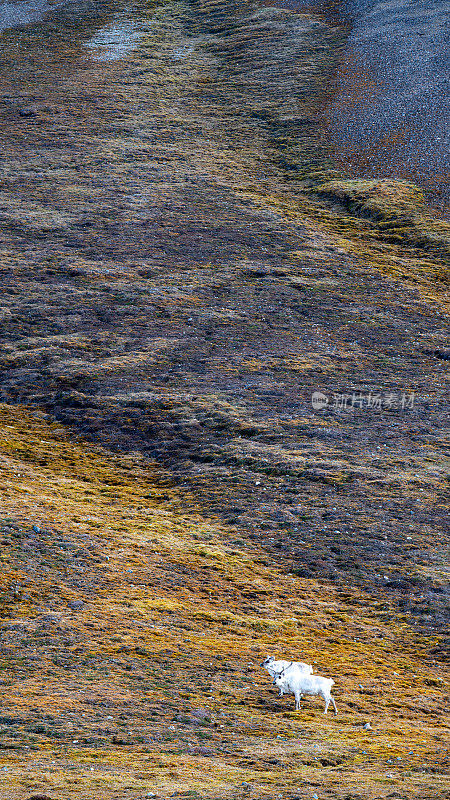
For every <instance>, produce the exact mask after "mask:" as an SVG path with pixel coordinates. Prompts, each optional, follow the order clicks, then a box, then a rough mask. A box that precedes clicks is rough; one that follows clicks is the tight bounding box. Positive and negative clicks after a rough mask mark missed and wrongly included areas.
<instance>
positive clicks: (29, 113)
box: [19, 108, 37, 117]
mask: <svg viewBox="0 0 450 800" xmlns="http://www.w3.org/2000/svg"><path fill="white" fill-rule="evenodd" d="M36 116H37V111H36V109H34V108H21V109H20V110H19V117H36Z"/></svg>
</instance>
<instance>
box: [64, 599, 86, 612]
mask: <svg viewBox="0 0 450 800" xmlns="http://www.w3.org/2000/svg"><path fill="white" fill-rule="evenodd" d="M67 606H68V608H71V609H72V611H81V609H82V608H84V603H83V601H82V600H71V601H70V603H67Z"/></svg>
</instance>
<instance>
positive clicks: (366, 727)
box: [363, 722, 372, 731]
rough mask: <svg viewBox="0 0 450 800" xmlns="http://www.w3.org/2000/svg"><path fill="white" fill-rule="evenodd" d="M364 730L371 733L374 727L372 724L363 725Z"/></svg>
mask: <svg viewBox="0 0 450 800" xmlns="http://www.w3.org/2000/svg"><path fill="white" fill-rule="evenodd" d="M363 728H364V730H365V731H371V730H372V725H371V724H370V722H366V724H365V725H363Z"/></svg>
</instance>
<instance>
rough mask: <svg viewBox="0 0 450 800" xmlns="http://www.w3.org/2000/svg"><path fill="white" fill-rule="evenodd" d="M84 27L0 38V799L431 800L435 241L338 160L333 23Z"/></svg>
mask: <svg viewBox="0 0 450 800" xmlns="http://www.w3.org/2000/svg"><path fill="white" fill-rule="evenodd" d="M89 8H90V7H89ZM112 12H113V9H112V7H108V6H107V5H106V4H103V5H102V8H101V14H103V18H102V19H103V21H104V22H105V23H111V21H112V19H113V13H112ZM99 14H100V11H99V8H98V7H95V5H94V6H93V7H92V9H91V11H89V9H87V10H86V9H85V16H83V21H82V23H80V19H79V18H77V17H76V15H75V16H71V12H70V7H69V10H68V11H66V12H65V13H64V14H62V15H61V16H60V17H57V18H56V19H55V21H54V22H53V23H52V24H51V25H50V24H48V23H46V24H42V25H41V26H38V27H36V28H33V29H29V30H24V31H22V32H17V31H10V32H7V33H6V34H5V35H4V37H3V38H2V40H1V46H0V54H1V57H2V63H3V65H5V64H6V65H8V64H10V68H9V69H8V68H5V67H4V68H3V71H2V74H1V87H0V92H1V97H2V98H3V105H2V107H1V109H0V113H1V116H2V126H3V152H2V167H3V173H2V183H1V186H0V192H1V197H0V199H1V203H0V250H1V262H0V266H1V280H2V300H1V309H0V314H1V318H2V330H1V342H0V343H1V351H0V368H1V383H0V386H1V393H2V394H1V398H2V400H3V405H2V407H1V418H2V419H1V422H2V429H3V434H2V439H1V443H0V456H1V460H2V487H1V497H2V508H3V511H2V519H1V534H2V537H3V539H2V551H1V554H2V559H3V568H2V573H1V586H0V601H1V603H2V609H3V621H2V631H1V633H2V645H1V647H2V649H1V651H0V656H1V665H2V673H1V679H2V682H3V688H4V692H3V696H2V710H1V711H0V736H1V742H2V750H0V755H1V758H2V760H3V763H2V764H1V766H0V770H2V769H3V767H6V769H5V770H4V771H2V772H1V776H2V792H3V795H4V796H5V800H6V797H8V800H9V798H11V800H12V799H13V798H14V800H19V798H20V800H23V799H24V798H26V797H29V796H32V795H33V794H35V795H37V794H41V795H42V794H45V795H47V796H49V797H51V798H52V800H58V799H59V798H60V799H61V800H69V798H73V799H74V800H75V798H80V800H81V798H85V797H89V798H94V799H95V800H103V798H105V800H106V798H108V799H110V798H117V800H125V798H130V800H131V799H132V798H133V800H137V798H141V797H142V798H144V797H145V796H146V795H148V794H149V793H151V792H154V793H155V794H156V795H157V796H158V797H167V796H168V795H173V794H174V793H178V794H179V795H180V796H183V795H184V796H193V797H194V796H198V797H201V798H208V800H213V799H214V798H219V797H220V798H222V797H240V796H253V797H261V798H263V797H267V798H269V797H270V798H273V797H277V798H278V797H282V798H285V799H286V800H287V798H291V799H292V800H293V798H302V800H303V798H305V799H306V798H311V797H313V796H314V794H318V796H319V797H321V798H322V797H323V798H327V797H330V798H331V797H333V798H338V799H339V800H380V799H381V798H385V797H392V798H394V797H398V798H405V800H406V798H408V800H410V798H420V800H428V799H429V798H431V797H433V798H437V800H441V799H442V800H443V798H444V797H446V796H448V781H447V777H446V769H448V767H446V766H445V765H446V759H447V756H448V750H447V749H446V747H447V742H446V738H445V737H446V734H447V733H448V717H446V716H445V714H446V713H447V712H448V676H447V675H446V673H445V667H444V655H445V635H446V627H445V626H446V622H447V619H448V596H449V589H448V559H447V555H446V548H448V541H449V531H448V524H447V519H448V506H449V502H448V481H447V477H446V475H447V469H448V462H447V460H446V455H445V452H444V443H445V434H446V425H447V419H448V418H447V410H448V393H447V392H446V389H445V386H446V380H447V379H448V359H449V357H450V353H449V350H448V343H447V339H446V334H447V327H448V315H447V307H448V294H447V292H448V263H447V260H446V259H447V253H448V228H446V227H445V224H444V223H443V222H441V221H439V220H435V219H433V218H432V217H431V216H430V212H429V210H428V209H427V208H426V206H425V205H424V203H423V199H422V198H421V196H420V193H419V192H418V190H417V189H415V188H414V187H411V186H410V185H407V184H406V185H405V184H402V183H400V182H395V181H391V180H390V181H389V182H387V181H376V182H373V181H370V182H368V181H351V182H350V181H346V180H345V176H343V175H340V174H338V173H337V172H336V170H335V168H334V167H333V164H332V163H331V160H330V159H329V155H328V152H327V142H326V139H325V138H324V137H322V136H321V131H320V124H319V120H320V109H321V104H322V103H323V102H324V100H325V99H326V94H327V93H326V91H325V90H324V88H323V87H324V86H325V85H326V81H327V79H328V77H329V76H330V75H331V73H332V70H333V68H334V64H335V63H336V59H337V57H338V53H339V48H340V46H341V43H342V40H343V36H344V31H343V29H342V28H341V27H340V26H339V25H338V24H337V23H336V21H333V22H327V21H326V20H325V19H324V18H319V17H314V16H313V15H312V14H308V15H306V14H303V15H299V14H295V13H293V12H291V11H288V10H280V9H275V8H273V7H270V6H269V7H262V6H261V5H259V4H258V3H256V2H254V3H253V2H251V3H250V2H249V3H247V4H242V3H240V4H237V3H236V4H234V3H232V2H228V3H224V2H215V3H200V2H198V3H196V2H193V3H189V4H184V3H181V2H175V3H165V4H164V5H160V6H157V5H151V4H147V3H140V4H137V5H135V7H134V14H135V16H136V18H137V19H139V21H140V22H139V24H140V25H141V26H142V29H143V33H142V36H141V38H140V40H139V42H138V44H137V46H136V48H135V49H134V50H133V51H131V52H130V53H129V54H128V56H127V57H126V58H125V59H123V60H121V61H112V62H96V61H95V60H94V59H93V51H92V50H88V49H87V48H84V47H83V41H86V40H87V39H88V37H89V36H92V34H93V33H94V31H95V29H96V26H98V24H99V22H98V20H99V19H100V17H99ZM17 53H19V56H18V55H17ZM315 391H323V392H324V393H325V394H327V395H328V396H329V397H330V399H331V400H333V399H335V398H338V397H339V396H341V397H342V396H343V395H350V397H351V396H352V394H353V393H354V394H355V395H358V396H359V395H362V396H363V397H364V398H367V396H368V395H369V393H371V394H377V393H378V394H380V395H382V396H383V398H386V397H387V396H388V395H389V394H392V395H393V396H395V399H394V400H393V401H392V403H391V405H389V404H386V403H385V402H384V400H383V403H384V404H383V406H382V408H381V409H377V408H376V407H375V408H368V407H367V403H366V400H363V401H361V403H360V406H361V407H359V405H358V401H357V402H356V405H355V406H354V407H353V408H347V409H341V408H339V404H338V403H337V404H336V407H333V402H331V403H330V406H329V407H328V408H327V409H325V410H322V411H314V410H313V408H312V405H311V395H312V393H313V392H315ZM412 393H415V398H414V403H413V404H412V408H409V407H406V408H402V407H401V395H402V394H404V395H405V396H408V397H410V396H411V394H412ZM268 651H274V652H276V653H278V654H280V655H282V654H286V655H289V656H290V657H293V658H294V657H297V658H302V659H303V660H306V661H309V660H310V661H316V662H317V664H316V670H317V671H318V672H323V673H324V674H326V675H329V676H332V677H333V678H334V679H335V680H336V701H337V704H338V709H339V715H338V717H337V718H336V719H334V718H333V717H332V716H330V715H328V716H327V717H323V716H322V715H321V704H320V703H318V702H317V701H314V700H305V701H304V708H303V710H302V711H301V712H299V713H293V712H292V708H293V700H292V698H283V699H282V700H277V698H276V696H275V695H276V693H275V690H274V689H273V688H272V687H271V686H270V683H269V681H268V679H267V677H266V676H265V673H263V672H262V671H261V670H260V669H259V668H258V664H259V662H260V661H261V660H262V657H263V656H265V654H266V653H267V652H268ZM367 722H370V723H371V726H372V728H373V730H372V731H370V730H369V731H367V730H365V729H364V728H363V725H364V724H365V723H367ZM446 792H447V794H446ZM195 793H197V794H195Z"/></svg>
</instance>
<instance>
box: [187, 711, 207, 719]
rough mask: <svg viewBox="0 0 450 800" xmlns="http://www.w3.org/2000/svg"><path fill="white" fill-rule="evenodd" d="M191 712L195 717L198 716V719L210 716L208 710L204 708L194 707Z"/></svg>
mask: <svg viewBox="0 0 450 800" xmlns="http://www.w3.org/2000/svg"><path fill="white" fill-rule="evenodd" d="M191 714H192V716H193V717H196V718H197V719H206V717H207V716H208V712H207V711H205V709H204V708H193V709H192V711H191Z"/></svg>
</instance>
